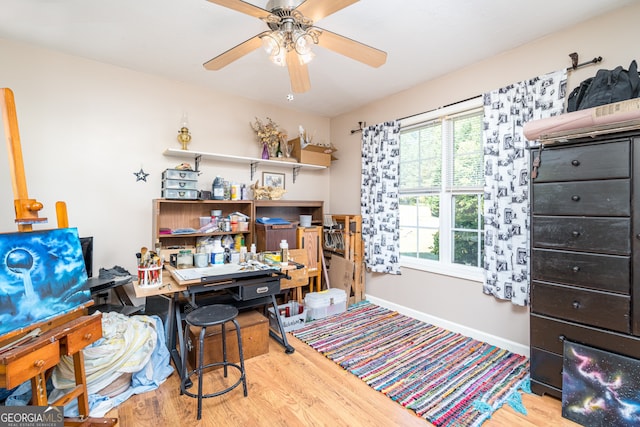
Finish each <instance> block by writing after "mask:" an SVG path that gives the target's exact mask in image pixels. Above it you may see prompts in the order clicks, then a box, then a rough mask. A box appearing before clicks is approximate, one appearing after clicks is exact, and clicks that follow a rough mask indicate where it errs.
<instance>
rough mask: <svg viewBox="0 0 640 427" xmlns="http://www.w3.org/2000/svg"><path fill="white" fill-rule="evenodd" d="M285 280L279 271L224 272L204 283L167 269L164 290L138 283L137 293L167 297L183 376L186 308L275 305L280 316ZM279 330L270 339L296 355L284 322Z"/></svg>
mask: <svg viewBox="0 0 640 427" xmlns="http://www.w3.org/2000/svg"><path fill="white" fill-rule="evenodd" d="M203 271H205V269H203ZM207 271H211V270H207ZM284 277H287V276H286V274H284V273H282V272H281V271H280V270H277V269H268V270H257V271H231V272H229V270H224V271H223V272H222V273H221V274H217V275H216V274H209V273H206V275H203V276H202V277H201V278H200V279H192V280H183V279H182V278H181V277H180V276H179V275H178V271H176V269H175V268H173V267H171V266H168V265H165V269H164V271H163V275H162V285H161V286H156V287H146V286H140V285H139V283H138V282H134V289H135V293H136V296H137V297H148V296H153V295H163V296H165V297H167V298H168V299H169V308H168V310H167V319H166V322H165V332H166V337H167V348H168V349H169V352H170V353H171V358H172V359H173V362H174V365H175V366H176V368H177V370H178V371H179V372H180V375H181V376H182V374H183V369H182V355H183V354H186V352H185V348H186V345H185V342H184V337H183V334H182V316H183V312H184V310H185V308H187V307H189V308H197V307H198V306H199V305H206V304H208V303H210V302H218V303H220V302H222V303H228V304H233V305H235V306H236V307H238V308H239V309H242V308H250V307H257V306H265V305H271V306H272V307H273V309H274V310H275V311H276V312H277V310H278V303H277V301H276V298H275V296H276V295H277V294H278V293H279V292H280V279H281V278H284ZM213 293H216V294H215V295H213V296H211V297H210V298H209V299H208V300H207V299H206V298H205V296H206V295H207V294H208V295H211V294H213ZM198 297H202V301H198ZM278 329H279V330H278V331H274V330H272V329H270V330H269V335H271V337H272V338H274V339H275V340H276V341H277V342H278V343H280V344H281V345H282V346H283V347H284V348H285V352H286V353H288V354H291V353H293V352H294V351H295V349H294V348H293V347H292V346H291V345H290V344H289V343H288V341H287V336H286V332H285V330H284V326H283V325H282V322H281V321H280V319H278ZM176 341H177V342H176Z"/></svg>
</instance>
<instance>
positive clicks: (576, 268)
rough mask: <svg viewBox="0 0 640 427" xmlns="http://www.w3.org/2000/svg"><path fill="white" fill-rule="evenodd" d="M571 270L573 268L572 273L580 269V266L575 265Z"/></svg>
mask: <svg viewBox="0 0 640 427" xmlns="http://www.w3.org/2000/svg"><path fill="white" fill-rule="evenodd" d="M571 270H573V272H574V273H577V272H578V271H580V267H578V266H577V265H576V266H575V267H573V268H572V269H571Z"/></svg>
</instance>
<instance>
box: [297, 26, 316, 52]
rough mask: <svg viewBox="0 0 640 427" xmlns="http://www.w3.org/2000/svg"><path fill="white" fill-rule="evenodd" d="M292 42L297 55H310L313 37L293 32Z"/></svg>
mask: <svg viewBox="0 0 640 427" xmlns="http://www.w3.org/2000/svg"><path fill="white" fill-rule="evenodd" d="M293 40H294V46H295V49H296V52H298V55H307V54H309V53H311V47H312V46H313V45H314V42H313V37H312V36H311V34H309V33H308V32H307V31H301V30H296V31H294V32H293Z"/></svg>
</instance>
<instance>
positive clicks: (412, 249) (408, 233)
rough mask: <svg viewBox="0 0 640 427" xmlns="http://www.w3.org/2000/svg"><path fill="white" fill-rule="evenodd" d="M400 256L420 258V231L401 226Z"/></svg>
mask: <svg viewBox="0 0 640 427" xmlns="http://www.w3.org/2000/svg"><path fill="white" fill-rule="evenodd" d="M400 255H401V256H410V257H412V258H417V257H418V230H417V229H416V228H413V227H403V226H400Z"/></svg>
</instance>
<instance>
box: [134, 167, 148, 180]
mask: <svg viewBox="0 0 640 427" xmlns="http://www.w3.org/2000/svg"><path fill="white" fill-rule="evenodd" d="M133 174H134V175H135V176H136V182H138V181H144V182H147V177H148V176H149V174H148V173H146V172H145V171H143V170H142V168H140V171H139V172H134V173H133Z"/></svg>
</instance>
